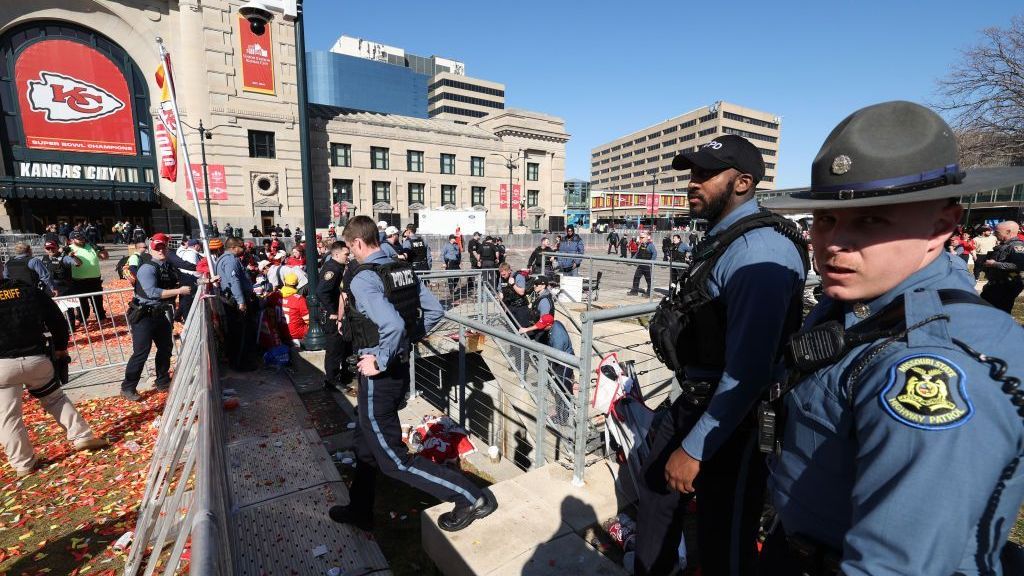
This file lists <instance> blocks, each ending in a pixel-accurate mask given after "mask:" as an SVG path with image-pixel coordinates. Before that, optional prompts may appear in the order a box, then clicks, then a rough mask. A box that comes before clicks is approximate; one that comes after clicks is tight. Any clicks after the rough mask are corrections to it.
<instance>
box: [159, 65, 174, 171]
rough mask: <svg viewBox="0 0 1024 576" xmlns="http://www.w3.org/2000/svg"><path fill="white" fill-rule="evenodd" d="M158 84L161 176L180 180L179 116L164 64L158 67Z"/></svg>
mask: <svg viewBox="0 0 1024 576" xmlns="http://www.w3.org/2000/svg"><path fill="white" fill-rule="evenodd" d="M156 85H157V86H159V87H160V108H159V109H158V110H157V119H156V130H155V134H154V137H155V139H156V148H157V152H158V154H159V158H160V177H161V178H163V179H164V180H167V181H169V182H177V180H178V116H177V115H176V114H175V113H174V104H173V103H172V102H171V83H170V81H169V80H168V79H167V70H166V69H165V68H164V65H163V64H160V66H158V67H157V69H156Z"/></svg>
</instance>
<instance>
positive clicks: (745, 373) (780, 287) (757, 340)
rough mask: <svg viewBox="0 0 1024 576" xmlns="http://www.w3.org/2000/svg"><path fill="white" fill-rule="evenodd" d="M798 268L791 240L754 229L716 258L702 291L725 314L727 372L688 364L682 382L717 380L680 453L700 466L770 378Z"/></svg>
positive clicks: (749, 205) (728, 221) (747, 210)
mask: <svg viewBox="0 0 1024 576" xmlns="http://www.w3.org/2000/svg"><path fill="white" fill-rule="evenodd" d="M757 210H758V206H757V203H756V202H754V201H748V202H745V203H743V204H741V205H740V206H738V207H736V209H735V210H733V211H732V212H731V213H730V214H729V215H728V216H726V217H725V218H723V219H722V220H721V221H720V222H718V224H716V225H715V227H714V228H712V229H711V231H710V232H709V234H712V235H714V234H719V233H721V232H722V231H723V230H725V229H726V228H728V227H729V226H731V225H732V224H733V223H734V222H736V221H737V220H739V219H741V218H743V217H745V216H749V215H751V214H754V213H755V212H757ZM804 276H805V274H804V266H803V261H802V260H801V258H800V253H799V252H798V251H797V248H796V246H795V245H794V244H793V242H791V241H790V240H787V239H786V238H784V237H783V236H782V235H781V234H779V233H778V232H775V231H774V230H772V229H771V228H756V229H754V230H751V231H749V232H747V233H746V234H744V235H743V236H742V237H740V238H737V239H736V241H734V242H733V243H732V244H730V245H729V248H727V249H726V251H725V254H723V255H722V257H721V258H719V260H718V263H717V264H716V265H715V268H714V270H712V272H711V277H710V278H709V280H708V284H709V286H708V289H709V292H710V293H711V296H712V297H713V298H715V297H719V296H721V297H722V299H723V300H724V303H725V307H726V309H727V310H728V314H727V315H726V316H727V318H728V320H727V323H726V326H725V371H724V372H722V371H720V370H716V369H712V368H706V367H701V366H687V367H686V376H687V377H689V378H694V379H699V380H718V388H717V389H716V391H715V395H714V396H713V397H712V398H711V402H710V403H709V405H708V408H707V410H705V411H704V414H703V415H701V417H700V419H699V420H698V421H697V424H696V425H695V426H694V427H693V429H692V430H691V431H690V433H689V434H688V435H687V436H686V438H684V439H683V444H682V446H683V449H684V450H686V452H687V454H689V455H690V456H693V457H694V458H696V459H698V460H704V459H706V458H707V457H709V456H711V455H712V454H714V452H715V451H716V450H717V449H718V448H719V447H720V446H721V445H722V443H724V442H725V440H726V439H728V438H729V436H730V435H731V434H732V432H733V430H734V429H735V428H736V425H737V424H739V423H740V422H741V421H742V420H743V418H744V417H746V415H747V414H748V413H749V412H750V410H751V409H752V408H753V406H754V404H755V403H756V402H757V401H758V400H759V399H760V398H761V396H762V394H763V392H764V391H765V390H767V388H768V385H769V384H771V383H772V382H775V381H777V380H776V379H775V378H774V377H775V376H777V375H779V373H780V372H781V370H782V366H781V364H780V363H778V362H776V356H777V353H778V350H779V340H780V338H781V336H782V331H783V328H784V327H785V323H786V319H787V312H788V309H789V306H790V304H791V302H792V301H793V297H794V294H798V293H802V292H803V286H804Z"/></svg>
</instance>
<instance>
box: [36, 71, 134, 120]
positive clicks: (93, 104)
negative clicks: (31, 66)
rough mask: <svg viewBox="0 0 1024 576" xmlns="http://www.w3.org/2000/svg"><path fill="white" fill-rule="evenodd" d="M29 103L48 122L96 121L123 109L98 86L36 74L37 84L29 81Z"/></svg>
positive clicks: (122, 105) (120, 104)
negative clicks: (43, 115)
mask: <svg viewBox="0 0 1024 576" xmlns="http://www.w3.org/2000/svg"><path fill="white" fill-rule="evenodd" d="M28 101H29V105H30V106H31V107H32V111H34V112H43V113H45V114H46V120H47V121H48V122H84V121H87V120H95V119H96V118H102V117H104V116H109V115H110V114H113V113H115V112H117V111H118V110H120V109H122V108H124V102H122V101H120V100H118V99H117V97H115V96H114V95H113V94H111V93H110V92H107V91H106V90H104V89H103V88H100V87H99V86H96V85H94V84H90V83H88V82H85V81H84V80H79V79H77V78H72V77H71V76H65V75H64V74H58V73H56V72H45V71H41V72H39V80H29V81H28Z"/></svg>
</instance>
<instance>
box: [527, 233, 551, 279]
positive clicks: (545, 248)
mask: <svg viewBox="0 0 1024 576" xmlns="http://www.w3.org/2000/svg"><path fill="white" fill-rule="evenodd" d="M542 252H551V241H550V240H548V237H547V236H544V237H542V238H541V239H540V244H539V245H538V246H537V247H536V248H534V249H533V252H531V253H530V258H529V259H527V261H526V267H527V268H529V269H530V271H531V272H532V273H534V274H540V269H541V264H543V262H544V258H548V263H547V265H545V268H549V269H550V268H553V267H554V264H555V258H554V257H553V256H542V255H541V253H542Z"/></svg>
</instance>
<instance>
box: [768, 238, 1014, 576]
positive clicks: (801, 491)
mask: <svg viewBox="0 0 1024 576" xmlns="http://www.w3.org/2000/svg"><path fill="white" fill-rule="evenodd" d="M958 261H959V262H962V260H961V259H960V258H958V257H956V256H955V255H951V254H948V253H943V254H941V255H940V256H939V257H938V258H937V259H936V260H935V261H934V262H932V263H931V264H929V265H928V266H926V267H925V268H924V269H922V270H919V271H918V272H916V273H915V274H913V275H912V276H910V277H909V278H907V279H906V280H904V281H903V282H902V283H901V284H900V285H898V286H897V287H896V288H894V289H893V290H891V291H889V292H887V293H886V294H883V295H882V296H880V297H878V298H877V299H875V300H874V301H871V302H866V303H864V304H866V305H867V309H868V311H869V313H870V312H871V311H877V310H878V309H880V308H881V307H883V306H885V305H886V304H888V303H889V302H891V301H892V300H893V299H894V298H895V297H897V296H898V295H900V294H902V295H904V298H905V316H906V322H907V325H908V326H912V325H914V324H915V323H918V322H920V321H922V320H924V319H925V318H929V317H931V316H933V315H936V314H945V315H948V317H949V319H948V320H945V319H940V320H936V321H932V322H930V323H927V324H925V325H924V326H923V327H921V328H918V329H915V330H912V331H910V332H909V334H908V335H907V337H906V338H905V341H902V340H901V341H896V342H894V343H892V344H891V345H889V346H887V347H885V348H883V349H882V350H881V351H880V352H879V353H877V355H874V356H873V357H872V358H871V359H870V361H868V362H867V363H866V364H864V367H863V369H862V370H860V371H859V374H857V375H855V377H852V375H851V374H850V373H848V370H849V369H850V368H851V366H852V365H853V364H860V363H859V362H858V360H859V359H860V358H861V356H863V355H864V353H865V352H867V349H868V348H871V349H874V348H875V346H874V345H873V344H866V345H863V346H860V347H858V348H855V349H854V350H852V351H851V352H850V353H849V354H847V355H846V357H845V358H843V359H842V360H841V361H840V362H838V363H837V364H835V365H832V366H829V367H826V368H823V369H821V370H819V371H818V372H816V373H814V374H812V375H810V376H809V377H807V378H805V379H804V380H803V381H802V382H801V383H800V384H798V385H797V386H796V387H795V388H794V389H793V390H792V391H791V392H790V394H789V395H788V396H787V397H786V407H787V410H788V416H787V420H786V428H785V431H784V435H783V448H782V453H781V456H780V457H779V458H778V459H776V460H775V461H774V462H772V476H771V480H770V487H771V491H772V495H773V499H774V504H775V508H776V510H778V513H779V518H780V519H781V521H782V525H783V527H784V529H785V530H786V532H787V533H795V534H801V535H803V536H805V537H808V538H812V539H814V540H816V541H818V542H820V543H823V544H826V545H828V546H830V547H832V548H833V549H835V550H841V551H842V566H841V567H842V572H843V573H844V574H846V575H847V576H855V575H856V576H860V575H867V574H871V575H875V576H878V575H889V574H953V573H958V574H960V573H962V574H996V573H998V570H999V568H998V566H999V554H998V550H999V549H1000V548H1001V547H1002V546H1003V544H1004V543H1005V542H1006V540H1007V537H1008V534H1009V530H1010V528H1011V527H1012V526H1013V523H1014V520H1015V518H1016V517H1017V513H1018V511H1019V510H1020V506H1021V501H1022V500H1024V467H1021V466H1019V465H1018V464H1019V462H1020V459H1021V456H1022V454H1024V426H1022V422H1021V416H1020V415H1018V414H1017V412H1016V409H1015V407H1014V406H1013V405H1012V404H1011V403H1010V396H1009V395H1007V394H1006V393H1005V392H1003V391H1002V390H1001V386H1002V385H1001V383H999V382H997V381H996V380H993V379H992V378H991V376H990V368H989V366H988V365H987V364H983V363H982V362H980V361H978V360H977V359H975V358H974V357H972V356H969V355H968V354H966V353H965V352H964V351H963V350H962V349H961V348H960V347H959V346H957V345H956V344H955V343H953V342H952V338H956V339H958V340H961V341H963V342H965V343H967V344H968V345H969V346H971V347H972V348H973V349H974V350H976V351H978V352H980V353H981V354H986V355H989V356H992V357H996V358H1000V359H1002V360H1004V361H1006V362H1007V363H1008V365H1009V368H1008V370H1007V376H1015V377H1017V378H1024V368H1022V365H1024V361H1022V360H1021V351H1022V350H1024V330H1022V329H1021V327H1020V326H1018V325H1017V324H1016V323H1015V322H1014V321H1013V319H1012V318H1011V317H1010V316H1009V315H1007V314H1005V313H1003V312H1000V311H999V310H997V309H995V308H990V307H983V306H978V305H974V304H951V305H948V306H942V304H941V303H940V301H939V297H938V294H937V293H936V291H937V290H939V289H949V288H953V289H959V290H965V291H973V290H974V279H973V277H971V276H970V275H969V274H967V273H965V272H963V271H962V270H960V267H959V266H958V265H957V262H958ZM834 305H838V306H843V309H842V310H841V312H843V317H844V320H845V325H846V326H847V327H850V326H852V325H854V324H856V323H857V322H859V321H860V317H859V316H858V315H857V314H855V313H854V311H853V310H852V308H851V306H850V304H849V303H834V302H833V301H831V300H829V299H828V298H824V299H823V300H822V302H820V303H819V304H818V306H817V307H816V308H815V309H814V311H812V313H811V315H810V316H809V317H808V319H807V322H808V323H815V322H816V321H817V320H818V319H819V318H822V317H824V316H826V315H827V314H828V311H829V310H830V307H831V306H834ZM858 311H859V312H860V313H861V314H860V316H864V310H863V308H862V307H861V306H860V305H859V306H858ZM1004 474H1005V478H1006V479H1007V480H1008V481H1007V480H1003V481H1001V480H1000V477H1001V476H1002V475H1004Z"/></svg>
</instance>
